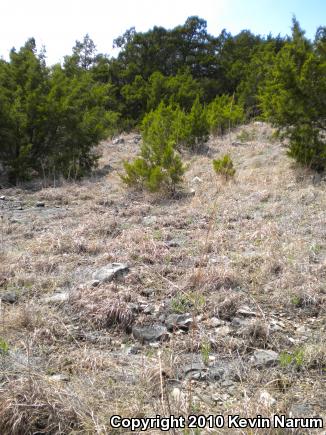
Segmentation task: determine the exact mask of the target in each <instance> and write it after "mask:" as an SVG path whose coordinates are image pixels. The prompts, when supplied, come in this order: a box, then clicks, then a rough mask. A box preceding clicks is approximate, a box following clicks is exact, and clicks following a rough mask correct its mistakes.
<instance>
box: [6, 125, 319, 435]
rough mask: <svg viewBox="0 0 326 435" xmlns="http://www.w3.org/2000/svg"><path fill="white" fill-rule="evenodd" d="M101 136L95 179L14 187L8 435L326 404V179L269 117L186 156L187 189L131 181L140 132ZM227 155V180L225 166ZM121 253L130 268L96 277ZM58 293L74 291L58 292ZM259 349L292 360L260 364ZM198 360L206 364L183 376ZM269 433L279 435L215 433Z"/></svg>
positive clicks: (103, 429)
mask: <svg viewBox="0 0 326 435" xmlns="http://www.w3.org/2000/svg"><path fill="white" fill-rule="evenodd" d="M232 142H233V145H232ZM101 148H102V151H103V157H102V160H101V162H100V163H101V164H100V170H99V171H98V173H95V174H94V176H93V177H92V178H91V179H89V180H85V181H83V182H80V183H76V184H64V185H61V186H60V187H57V188H51V187H49V188H46V189H41V190H31V189H29V190H28V189H27V190H26V189H25V190H24V189H23V188H12V189H2V190H1V195H4V196H5V199H2V200H0V206H1V210H0V211H1V215H2V218H1V235H0V293H1V294H2V295H5V294H6V295H7V296H8V294H12V295H14V298H15V301H14V303H6V301H5V300H4V301H3V302H2V303H1V306H0V308H1V319H0V340H1V341H0V433H1V434H3V435H6V434H12V435H15V434H17V435H20V434H34V433H38V434H43V433H44V434H45V433H46V434H72V433H74V434H77V433H82V434H84V433H85V434H93V433H94V434H95V433H97V434H106V433H120V432H118V431H117V430H116V431H114V430H113V429H112V428H110V424H109V418H110V416H111V415H114V414H120V415H122V416H124V417H128V416H134V417H135V416H144V415H146V416H155V415H156V414H162V415H169V414H170V413H172V414H178V415H179V414H183V415H188V414H191V413H206V414H224V415H227V414H232V413H236V414H240V415H241V416H255V415H257V414H261V415H263V416H266V417H267V416H271V415H273V414H275V413H277V412H278V413H283V414H286V415H289V413H290V412H292V413H293V414H295V408H298V407H299V405H300V406H301V407H305V408H306V409H307V410H308V413H310V414H309V416H311V417H313V416H316V415H319V416H324V417H325V412H326V406H325V399H326V396H325V388H324V386H323V377H324V376H325V367H326V347H325V298H326V287H325V283H326V225H325V221H326V195H325V187H326V183H325V182H324V181H321V182H319V183H314V182H313V179H312V178H313V177H312V174H310V173H309V172H303V171H302V170H299V169H298V168H295V167H294V166H293V165H292V162H291V161H290V160H289V159H288V158H287V157H286V155H285V149H284V148H283V147H282V146H281V145H280V144H279V143H278V142H276V141H275V140H272V131H271V129H270V127H268V126H267V125H264V124H261V123H255V124H251V125H248V126H246V127H242V128H240V129H238V130H237V131H235V132H233V133H232V137H228V136H226V137H225V138H223V139H211V140H210V142H209V147H208V149H207V154H205V155H204V154H203V155H187V156H185V158H186V160H187V163H188V166H189V169H188V171H187V172H186V183H185V187H184V191H183V192H180V194H179V198H177V199H164V198H160V197H159V196H150V195H147V194H145V193H144V194H143V193H142V194H141V193H135V192H131V191H126V190H125V189H124V187H123V186H122V184H121V182H120V179H119V175H118V174H119V171H121V167H122V165H121V162H122V160H123V159H125V158H130V157H132V156H133V155H135V154H136V152H137V145H135V144H134V143H133V141H132V135H129V136H125V144H118V145H113V144H112V142H109V141H108V142H105V143H103V144H102V145H101ZM225 153H229V154H230V155H231V157H232V159H233V161H234V164H235V169H236V175H235V178H234V180H232V181H229V182H224V181H223V180H220V179H219V178H218V177H217V176H216V174H214V171H213V168H212V159H213V158H216V157H217V156H220V155H223V154H225ZM38 201H42V202H44V203H45V207H37V208H36V207H35V204H36V203H37V202H38ZM113 262H119V263H126V264H128V266H129V267H130V271H129V273H128V274H126V276H125V277H124V278H122V279H119V280H114V281H112V282H109V283H103V284H99V285H98V286H93V284H92V282H91V281H92V278H91V276H92V272H93V271H94V270H96V269H98V268H100V267H102V266H105V265H106V264H108V263H113ZM60 292H61V293H63V292H65V293H64V294H66V293H68V299H66V298H63V299H62V300H61V301H60V300H57V302H55V301H53V300H51V296H53V294H55V293H60ZM171 313H181V314H182V313H190V315H191V316H192V320H193V322H192V325H191V327H190V329H189V331H181V330H178V331H174V332H170V333H169V337H168V339H167V340H166V341H164V342H162V343H151V344H142V343H140V342H139V341H137V340H135V339H134V338H133V336H132V334H131V328H132V326H133V325H152V324H158V323H159V324H160V323H163V322H164V320H165V319H166V317H167V315H169V314H171ZM257 349H267V350H273V351H275V352H278V353H279V361H278V362H277V363H276V364H275V365H274V366H273V367H267V366H266V367H265V366H261V367H258V366H257V365H255V364H253V362H252V361H253V360H252V358H253V354H254V352H255V351H256V350H257ZM193 363H196V364H197V365H199V366H200V365H203V366H204V367H203V368H201V369H200V370H199V369H198V370H197V372H196V370H194V371H193V372H191V371H190V375H189V373H185V372H184V370H185V367H186V366H187V364H193ZM217 367H219V368H220V371H221V373H223V375H221V376H220V377H219V376H215V378H214V377H212V376H211V372H212V369H215V370H216V368H217ZM192 374H194V376H193V375H192ZM274 399H275V400H274ZM299 409H300V408H299ZM301 409H302V408H301ZM158 432H159V431H157V433H158ZM208 432H209V431H208V430H207V431H206V432H205V431H204V430H203V431H201V432H199V431H197V432H191V431H188V432H187V433H189V434H190V433H194V434H195V433H196V434H197V433H208ZM256 432H257V433H262V432H264V433H265V434H268V433H271V434H272V433H273V434H279V433H280V432H278V431H277V430H275V431H273V430H272V429H271V430H270V431H269V432H268V431H267V430H265V431H259V430H257V431H255V430H251V431H246V430H242V431H239V432H236V431H235V430H234V429H231V430H229V431H228V430H227V429H223V430H222V429H221V430H212V431H211V433H230V434H233V433H248V434H249V433H250V434H254V433H256ZM125 433H126V432H125ZM151 433H156V432H155V431H152V432H151ZM171 433H178V432H177V431H171ZM180 433H182V432H180ZM184 433H186V432H184ZM282 433H286V432H285V431H282ZM289 433H290V432H289ZM291 433H298V434H299V433H309V431H307V432H303V431H302V430H301V431H298V432H293V431H292V432H291ZM312 433H317V432H316V431H315V432H313V431H312ZM319 433H320V434H321V433H322V432H319Z"/></svg>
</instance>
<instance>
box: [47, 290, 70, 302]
mask: <svg viewBox="0 0 326 435" xmlns="http://www.w3.org/2000/svg"><path fill="white" fill-rule="evenodd" d="M68 299H69V293H68V292H61V293H55V294H54V295H52V296H48V297H46V298H44V299H43V300H44V302H47V303H49V304H61V303H64V302H66V301H67V300H68Z"/></svg>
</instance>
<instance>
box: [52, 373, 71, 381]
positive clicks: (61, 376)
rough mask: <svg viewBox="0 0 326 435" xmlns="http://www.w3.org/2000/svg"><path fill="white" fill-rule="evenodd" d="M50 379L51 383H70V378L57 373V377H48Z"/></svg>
mask: <svg viewBox="0 0 326 435" xmlns="http://www.w3.org/2000/svg"><path fill="white" fill-rule="evenodd" d="M50 379H51V380H52V381H56V382H69V381H70V377H69V376H68V375H65V374H63V373H59V374H57V375H52V376H50Z"/></svg>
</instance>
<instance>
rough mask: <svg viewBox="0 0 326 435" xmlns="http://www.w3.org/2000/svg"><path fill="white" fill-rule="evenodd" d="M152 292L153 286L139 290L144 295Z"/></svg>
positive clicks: (149, 294)
mask: <svg viewBox="0 0 326 435" xmlns="http://www.w3.org/2000/svg"><path fill="white" fill-rule="evenodd" d="M154 292H155V290H154V289H153V288H143V289H142V290H141V294H142V295H143V296H146V297H149V296H151V295H152V294H153V293H154Z"/></svg>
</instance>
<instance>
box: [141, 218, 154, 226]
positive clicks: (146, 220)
mask: <svg viewBox="0 0 326 435" xmlns="http://www.w3.org/2000/svg"><path fill="white" fill-rule="evenodd" d="M156 221H157V217H156V216H145V217H144V219H143V224H144V225H153V224H155V223H156Z"/></svg>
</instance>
